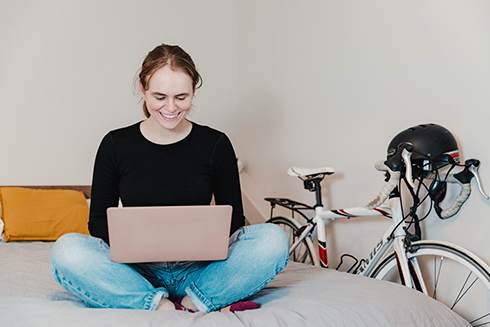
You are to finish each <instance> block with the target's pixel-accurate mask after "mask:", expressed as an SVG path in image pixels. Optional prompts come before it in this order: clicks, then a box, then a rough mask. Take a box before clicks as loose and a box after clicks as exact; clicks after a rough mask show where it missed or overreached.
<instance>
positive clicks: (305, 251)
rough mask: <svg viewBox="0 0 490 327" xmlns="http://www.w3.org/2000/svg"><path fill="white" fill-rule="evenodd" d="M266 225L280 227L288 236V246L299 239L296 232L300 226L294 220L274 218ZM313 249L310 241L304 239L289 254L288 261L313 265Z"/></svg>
mask: <svg viewBox="0 0 490 327" xmlns="http://www.w3.org/2000/svg"><path fill="white" fill-rule="evenodd" d="M267 222H268V223H272V224H276V225H278V226H280V227H281V228H282V229H283V230H284V231H285V232H286V234H287V235H288V238H289V246H291V245H293V244H294V242H296V240H297V239H298V238H299V236H300V235H299V233H298V230H299V229H300V228H301V225H300V224H299V223H298V222H297V221H296V220H294V219H291V218H286V217H274V218H271V219H269V220H268V221H267ZM314 254H315V252H314V247H313V243H312V242H311V239H309V238H308V237H306V238H305V239H304V240H303V241H302V242H301V243H300V244H299V245H298V246H297V247H296V249H294V251H293V252H291V253H290V254H289V260H290V261H294V262H300V263H306V264H311V265H315V260H314V259H315V258H316V257H314Z"/></svg>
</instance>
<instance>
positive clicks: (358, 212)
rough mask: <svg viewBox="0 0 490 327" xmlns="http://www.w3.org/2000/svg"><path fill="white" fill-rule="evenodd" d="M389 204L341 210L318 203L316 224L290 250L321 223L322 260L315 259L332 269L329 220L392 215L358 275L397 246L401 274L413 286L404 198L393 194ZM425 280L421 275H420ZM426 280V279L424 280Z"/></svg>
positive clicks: (318, 237) (358, 270)
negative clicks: (328, 242)
mask: <svg viewBox="0 0 490 327" xmlns="http://www.w3.org/2000/svg"><path fill="white" fill-rule="evenodd" d="M387 202H388V207H382V206H379V207H376V208H372V209H371V208H368V207H356V208H349V209H338V210H324V208H323V206H318V207H316V209H315V217H314V218H313V223H311V224H309V225H308V227H307V228H306V229H305V230H304V231H303V233H302V234H301V236H300V237H299V238H298V240H297V241H296V242H295V243H294V244H293V245H291V249H290V251H291V252H292V251H294V249H295V248H296V247H297V246H298V245H299V244H300V242H301V241H302V240H303V239H304V238H305V237H307V235H309V234H310V233H311V232H312V229H313V228H314V227H315V224H316V226H317V239H318V254H319V255H318V256H315V257H316V258H318V257H319V258H320V260H319V262H318V261H317V260H315V261H316V262H315V265H317V266H322V267H324V268H328V256H327V249H326V244H327V237H326V233H325V221H326V220H334V219H339V218H354V217H369V216H379V215H383V216H386V217H392V223H391V225H390V227H389V228H388V229H387V230H386V231H385V233H384V234H383V237H382V238H381V239H380V240H379V242H378V243H377V244H376V246H375V247H374V249H373V250H372V251H371V253H370V254H369V257H368V258H365V259H364V260H363V261H362V263H361V265H360V267H359V269H357V271H356V273H357V274H358V275H363V276H369V275H370V274H371V272H372V270H373V268H374V267H375V266H376V264H377V263H378V262H379V261H380V260H381V259H382V258H383V257H384V256H385V255H386V254H387V253H388V250H389V249H390V246H391V245H393V250H394V252H395V256H396V258H397V262H398V265H399V267H400V271H401V274H402V276H403V281H404V283H405V285H408V286H409V287H412V280H411V275H410V269H409V266H408V259H407V256H406V254H405V245H404V242H405V237H406V233H405V227H406V225H405V222H404V219H403V214H402V209H401V206H400V198H399V197H393V198H390V199H389V200H388V201H387ZM414 268H415V273H416V274H417V276H421V275H420V273H419V272H417V270H418V267H416V266H415V267H414ZM418 280H419V281H421V278H418ZM421 282H422V281H421ZM421 286H422V289H423V290H425V285H423V283H422V285H421Z"/></svg>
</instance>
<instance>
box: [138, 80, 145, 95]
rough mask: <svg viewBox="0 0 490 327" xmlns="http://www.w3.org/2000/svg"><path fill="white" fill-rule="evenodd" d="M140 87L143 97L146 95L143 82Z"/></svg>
mask: <svg viewBox="0 0 490 327" xmlns="http://www.w3.org/2000/svg"><path fill="white" fill-rule="evenodd" d="M139 86H140V92H141V95H143V96H144V95H145V92H146V91H145V88H144V87H143V85H142V84H141V82H139Z"/></svg>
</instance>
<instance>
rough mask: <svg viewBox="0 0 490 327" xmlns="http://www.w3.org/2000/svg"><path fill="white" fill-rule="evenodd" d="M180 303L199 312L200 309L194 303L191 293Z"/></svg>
mask: <svg viewBox="0 0 490 327" xmlns="http://www.w3.org/2000/svg"><path fill="white" fill-rule="evenodd" d="M180 304H181V305H182V306H183V307H184V308H186V309H189V310H190V311H193V312H197V311H199V309H198V308H197V307H196V305H195V304H194V302H192V301H191V298H190V297H189V295H186V296H185V297H184V298H183V299H182V301H180Z"/></svg>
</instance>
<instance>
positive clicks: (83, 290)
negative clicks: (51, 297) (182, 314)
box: [51, 44, 289, 312]
mask: <svg viewBox="0 0 490 327" xmlns="http://www.w3.org/2000/svg"><path fill="white" fill-rule="evenodd" d="M200 84H201V76H200V75H199V73H198V72H197V70H196V68H195V66H194V63H193V61H192V59H191V58H190V56H189V55H188V54H187V53H186V52H185V51H184V50H182V49H181V48H180V47H178V46H170V45H166V44H162V45H159V46H158V47H156V48H155V49H154V50H152V51H151V52H150V53H149V54H148V56H147V58H146V59H145V60H144V62H143V65H142V68H141V71H140V74H139V87H140V91H141V95H142V97H143V101H144V104H143V109H144V111H145V115H146V117H147V119H146V120H144V121H143V122H138V123H136V124H133V125H131V126H128V127H124V128H120V129H117V130H114V131H111V132H109V133H108V134H107V135H106V136H105V137H104V138H103V140H102V142H101V144H100V146H99V150H98V152H97V156H96V159H95V165H94V174H93V179H92V196H91V205H90V218H89V231H90V236H89V235H81V234H75V233H72V234H66V235H64V236H62V237H60V238H59V239H58V241H57V242H56V244H55V245H54V246H53V250H52V255H51V269H52V271H53V274H54V277H55V279H56V280H57V281H58V282H59V283H60V284H61V285H63V287H65V288H66V289H67V290H68V291H70V292H72V293H74V294H75V295H77V296H78V297H80V298H81V299H82V300H83V301H85V302H86V303H88V304H89V305H91V306H94V307H99V308H132V309H145V310H175V309H177V310H186V311H187V310H188V311H204V312H210V311H218V310H219V311H221V312H226V311H243V310H247V309H255V308H257V304H256V303H255V302H253V301H242V300H244V299H246V298H248V297H250V296H251V295H253V294H254V293H256V292H258V291H259V290H260V289H262V288H263V287H264V286H265V285H267V283H269V282H270V281H271V280H272V279H274V278H275V276H276V275H277V274H278V273H279V272H281V271H282V270H283V269H284V267H285V266H286V264H287V262H288V258H289V242H288V238H287V236H286V234H285V232H284V231H283V230H282V229H281V228H280V227H278V226H276V225H273V224H261V225H251V226H244V224H245V217H244V215H243V207H242V199H241V190H240V181H239V176H238V166H237V163H236V155H235V152H234V150H233V146H232V144H231V141H230V140H229V139H228V137H227V136H226V135H225V134H224V133H222V132H220V131H217V130H215V129H213V128H210V127H207V126H202V125H199V124H196V123H194V122H191V121H189V120H187V116H188V114H189V111H190V110H191V108H192V100H193V97H194V92H195V90H196V89H197V88H198V87H199V86H200ZM213 197H214V201H215V203H216V204H217V205H231V206H232V207H233V213H232V221H231V228H230V239H229V248H228V257H227V259H226V260H222V261H192V262H189V261H185V262H182V261H178V262H171V263H168V262H157V263H136V264H131V265H129V264H124V263H116V262H112V261H111V259H110V249H109V244H110V237H109V236H110V235H109V233H108V227H107V209H108V208H110V207H117V206H118V203H119V200H120V201H121V203H122V204H123V206H130V207H136V206H140V207H143V206H192V205H194V206H195V205H209V204H210V203H211V200H212V199H213ZM134 218H135V219H138V217H134ZM128 237H131V235H128ZM178 248H179V244H175V249H178ZM239 301H242V302H239Z"/></svg>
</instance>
